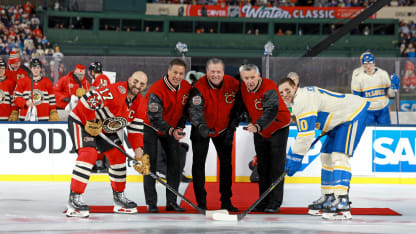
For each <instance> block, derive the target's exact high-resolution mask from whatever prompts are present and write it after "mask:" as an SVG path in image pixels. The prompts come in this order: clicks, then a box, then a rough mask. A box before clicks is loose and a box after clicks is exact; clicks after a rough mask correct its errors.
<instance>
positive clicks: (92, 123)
mask: <svg viewBox="0 0 416 234" xmlns="http://www.w3.org/2000/svg"><path fill="white" fill-rule="evenodd" d="M84 128H85V131H86V132H87V133H88V134H90V135H91V136H97V135H98V134H100V132H101V130H102V129H103V126H102V122H101V120H99V119H95V120H88V121H87V123H86V124H85V127H84Z"/></svg>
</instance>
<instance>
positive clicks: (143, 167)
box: [133, 154, 150, 175]
mask: <svg viewBox="0 0 416 234" xmlns="http://www.w3.org/2000/svg"><path fill="white" fill-rule="evenodd" d="M134 160H136V161H137V163H135V164H134V166H133V167H134V170H136V171H137V172H139V173H140V174H142V175H148V174H149V173H150V161H149V155H148V154H144V155H143V156H142V157H140V158H139V157H138V156H136V157H134Z"/></svg>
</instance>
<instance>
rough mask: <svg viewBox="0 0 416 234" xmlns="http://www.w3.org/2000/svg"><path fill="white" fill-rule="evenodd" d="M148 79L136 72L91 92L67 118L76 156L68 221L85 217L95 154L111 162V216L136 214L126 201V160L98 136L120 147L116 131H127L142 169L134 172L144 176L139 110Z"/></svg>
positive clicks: (132, 203)
mask: <svg viewBox="0 0 416 234" xmlns="http://www.w3.org/2000/svg"><path fill="white" fill-rule="evenodd" d="M146 86H147V75H146V74H145V73H144V72H141V71H137V72H135V73H133V75H132V76H131V77H129V79H128V81H124V82H118V83H114V84H111V85H109V86H107V87H104V88H101V89H97V90H94V91H90V92H88V93H86V94H85V95H84V96H82V97H81V99H80V101H79V102H78V104H77V105H76V107H75V109H73V110H72V112H71V113H70V115H69V117H68V128H69V133H70V135H71V139H72V142H73V144H74V147H75V149H76V151H77V153H78V158H77V160H76V162H75V166H74V170H73V172H72V180H71V191H70V195H69V201H68V204H67V208H68V209H67V212H66V215H67V216H68V217H88V216H89V210H90V208H89V207H88V205H86V204H85V203H84V201H83V199H82V194H83V193H84V191H85V188H86V186H87V184H88V180H89V178H90V175H91V171H92V167H93V166H94V163H95V161H96V160H97V154H98V152H105V153H106V155H107V157H108V160H109V162H110V168H109V170H108V174H109V177H110V181H111V187H112V189H113V201H114V212H117V213H137V204H136V203H135V202H133V201H131V200H129V199H127V198H126V196H125V194H124V189H125V186H126V169H127V168H126V156H124V154H123V153H121V152H120V151H118V150H117V149H116V148H114V147H113V146H111V145H110V144H108V143H107V142H106V141H105V140H104V139H103V138H101V137H100V136H99V134H100V133H103V134H105V135H106V136H107V137H108V138H109V139H111V140H112V141H113V142H114V143H115V144H117V145H120V146H121V144H122V142H121V140H120V138H119V137H118V135H117V131H118V130H120V129H122V128H124V127H126V128H127V132H128V141H129V143H130V145H131V146H132V148H133V150H134V152H135V159H136V160H137V161H141V162H142V166H139V164H136V165H135V169H136V170H137V171H139V172H140V173H142V174H144V175H146V174H148V170H149V163H148V158H147V157H145V156H143V115H144V110H141V109H140V106H141V105H140V104H141V102H142V98H143V97H142V95H141V92H143V90H145V89H146Z"/></svg>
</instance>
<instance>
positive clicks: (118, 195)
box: [113, 191, 137, 214]
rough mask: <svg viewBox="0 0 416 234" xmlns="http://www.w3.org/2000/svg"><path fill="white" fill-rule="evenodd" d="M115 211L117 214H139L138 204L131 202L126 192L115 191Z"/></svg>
mask: <svg viewBox="0 0 416 234" xmlns="http://www.w3.org/2000/svg"><path fill="white" fill-rule="evenodd" d="M113 200H114V209H113V211H114V212H115V213H121V214H134V213H137V204H136V203H135V202H134V201H131V200H129V199H128V198H127V197H126V195H124V192H116V191H113Z"/></svg>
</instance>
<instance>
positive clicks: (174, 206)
mask: <svg viewBox="0 0 416 234" xmlns="http://www.w3.org/2000/svg"><path fill="white" fill-rule="evenodd" d="M166 211H176V212H184V211H185V209H184V208H182V207H180V206H178V205H177V204H176V203H169V204H167V205H166Z"/></svg>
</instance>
